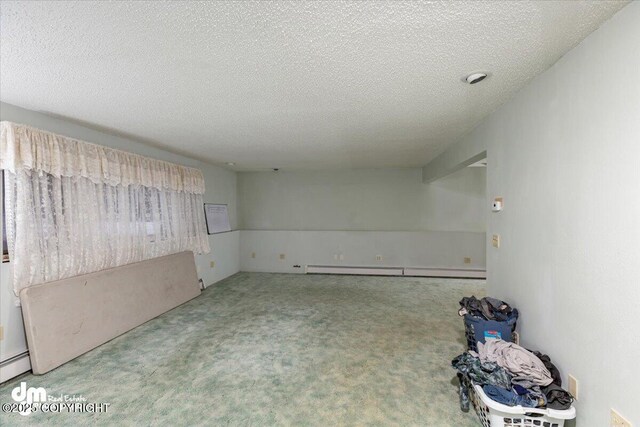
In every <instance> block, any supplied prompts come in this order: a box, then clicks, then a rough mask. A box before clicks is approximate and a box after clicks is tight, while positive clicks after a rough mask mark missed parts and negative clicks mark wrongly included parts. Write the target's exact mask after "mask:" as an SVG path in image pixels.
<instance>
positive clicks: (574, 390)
mask: <svg viewBox="0 0 640 427" xmlns="http://www.w3.org/2000/svg"><path fill="white" fill-rule="evenodd" d="M569 393H571V395H572V396H573V398H574V399H576V400H578V380H577V379H576V377H574V376H573V375H571V374H569Z"/></svg>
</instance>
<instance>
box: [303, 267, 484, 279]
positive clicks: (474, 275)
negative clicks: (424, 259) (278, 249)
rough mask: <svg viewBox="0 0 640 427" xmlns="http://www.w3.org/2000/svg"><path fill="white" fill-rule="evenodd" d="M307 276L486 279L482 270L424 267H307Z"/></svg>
mask: <svg viewBox="0 0 640 427" xmlns="http://www.w3.org/2000/svg"><path fill="white" fill-rule="evenodd" d="M305 272H306V273H307V274H351V275H361V276H416V277H457V278H465V279H486V278H487V272H486V270H482V269H464V268H426V267H411V268H410V267H360V266H346V265H307V266H306V269H305Z"/></svg>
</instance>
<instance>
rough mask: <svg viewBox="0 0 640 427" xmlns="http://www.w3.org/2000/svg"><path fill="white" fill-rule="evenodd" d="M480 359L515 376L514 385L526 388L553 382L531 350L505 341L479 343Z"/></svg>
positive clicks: (547, 371)
mask: <svg viewBox="0 0 640 427" xmlns="http://www.w3.org/2000/svg"><path fill="white" fill-rule="evenodd" d="M478 357H479V358H480V360H482V361H483V362H494V363H496V364H497V365H498V366H501V367H503V368H505V369H506V370H507V371H509V372H511V373H512V374H513V376H514V378H513V380H512V383H513V384H520V385H522V386H523V387H525V388H530V387H531V386H534V385H539V386H546V385H549V384H551V383H552V382H553V378H552V377H551V373H550V372H549V370H548V369H547V368H546V366H544V363H542V361H541V360H540V359H539V358H538V357H537V356H536V355H535V354H533V353H531V352H530V351H529V350H527V349H525V348H522V347H520V346H519V345H517V344H515V343H512V342H507V341H503V340H487V342H486V343H484V344H483V343H481V342H479V343H478Z"/></svg>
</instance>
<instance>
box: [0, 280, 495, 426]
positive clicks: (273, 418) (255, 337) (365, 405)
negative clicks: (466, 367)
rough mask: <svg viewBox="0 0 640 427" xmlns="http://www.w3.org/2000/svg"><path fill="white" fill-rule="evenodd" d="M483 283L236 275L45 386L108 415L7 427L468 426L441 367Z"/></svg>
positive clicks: (4, 393) (3, 396) (43, 381)
mask: <svg viewBox="0 0 640 427" xmlns="http://www.w3.org/2000/svg"><path fill="white" fill-rule="evenodd" d="M472 294H475V295H476V296H483V295H484V281H481V280H455V279H426V278H407V277H358V276H319V275H293V274H291V275H289V274H267V273H239V274H236V275H235V276H232V277H230V278H228V279H225V280H223V281H221V282H219V283H217V284H215V285H213V286H211V287H209V288H207V290H206V291H204V292H203V294H202V295H201V296H200V297H198V298H196V299H194V300H192V301H190V302H188V303H187V304H184V305H182V306H180V307H178V308H176V309H174V310H172V311H170V312H169V313H166V314H164V315H163V316H160V317H158V318H157V319H154V320H152V321H150V322H148V323H146V324H144V325H142V326H140V327H138V328H136V329H134V330H133V331H131V332H128V333H127V334H125V335H122V336H120V337H118V338H116V339H114V340H112V341H110V342H109V343H107V344H105V345H103V346H101V347H99V348H97V349H95V350H93V351H91V352H89V353H87V354H85V355H83V356H81V357H79V358H77V359H75V360H73V361H71V362H69V363H67V364H66V365H63V366H61V367H59V368H58V369H55V370H53V371H51V372H49V373H48V374H46V375H42V376H33V375H31V374H27V375H23V376H21V377H19V378H15V379H13V380H11V381H9V382H8V383H5V384H3V385H2V386H0V402H1V403H7V402H12V399H11V396H10V393H11V390H12V389H13V388H14V387H16V386H17V385H19V383H20V381H25V382H26V383H27V386H29V387H31V386H34V387H44V388H46V390H47V392H48V394H49V395H54V396H59V395H61V394H63V395H64V394H66V395H73V394H76V395H82V396H84V397H85V398H86V399H87V401H88V402H95V403H101V402H108V403H110V404H111V406H110V407H109V410H108V413H106V414H105V413H101V414H65V413H63V414H56V413H53V414H51V413H49V414H45V413H43V412H36V413H33V414H31V415H29V416H21V415H19V414H4V413H2V414H1V415H0V416H1V417H2V419H1V420H0V424H2V425H3V426H7V425H14V424H15V425H24V424H30V425H65V426H67V425H92V424H104V425H114V424H115V425H168V426H177V425H234V426H235V425H296V426H297V425H322V426H327V425H379V426H387V425H398V426H407V425H425V426H477V425H479V423H478V421H477V419H476V417H475V414H474V413H473V410H471V412H470V413H468V414H465V413H462V412H461V411H460V410H459V407H458V397H457V389H456V385H455V384H456V381H455V380H454V379H455V372H454V370H453V369H451V368H450V365H449V363H450V360H451V359H452V358H453V357H454V356H456V355H457V354H459V353H461V352H462V351H463V350H464V347H465V344H464V334H463V324H462V320H461V319H460V318H459V317H458V315H457V309H458V304H457V302H458V300H460V298H461V297H462V296H464V295H472Z"/></svg>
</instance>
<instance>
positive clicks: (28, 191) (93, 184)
mask: <svg viewBox="0 0 640 427" xmlns="http://www.w3.org/2000/svg"><path fill="white" fill-rule="evenodd" d="M0 156H1V158H0V167H1V168H2V169H4V171H5V189H4V190H5V192H4V194H5V214H6V218H5V220H6V221H5V222H6V228H7V244H8V248H9V257H10V260H11V262H12V264H13V285H14V290H15V292H16V294H18V293H19V291H20V290H21V289H22V288H24V287H27V286H31V285H34V284H39V283H45V282H50V281H53V280H57V279H62V278H65V277H71V276H76V275H79V274H85V273H90V272H93V271H98V270H103V269H106V268H112V267H117V266H119V265H124V264H130V263H132V262H137V261H142V260H145V259H149V258H154V257H159V256H163V255H168V254H171V253H176V252H181V251H185V250H190V251H193V252H194V253H198V254H199V253H208V252H209V240H208V236H207V232H206V227H205V220H204V210H203V202H204V200H203V194H204V190H205V187H204V178H203V176H202V172H201V171H200V170H198V169H193V168H188V167H184V166H180V165H177V164H173V163H168V162H163V161H160V160H155V159H150V158H147V157H143V156H139V155H137V154H132V153H128V152H125V151H120V150H115V149H111V148H107V147H103V146H100V145H95V144H90V143H87V142H83V141H78V140H75V139H71V138H67V137H64V136H60V135H56V134H53V133H50V132H45V131H41V130H38V129H34V128H31V127H28V126H24V125H19V124H15V123H10V122H0Z"/></svg>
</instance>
